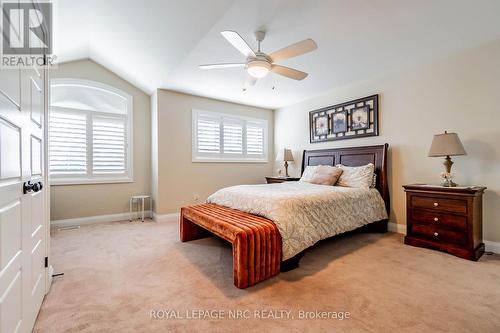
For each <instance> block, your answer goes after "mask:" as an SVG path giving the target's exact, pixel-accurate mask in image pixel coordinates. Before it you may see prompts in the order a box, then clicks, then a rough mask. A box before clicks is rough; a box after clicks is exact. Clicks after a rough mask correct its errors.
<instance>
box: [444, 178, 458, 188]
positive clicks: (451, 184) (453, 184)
mask: <svg viewBox="0 0 500 333" xmlns="http://www.w3.org/2000/svg"><path fill="white" fill-rule="evenodd" d="M441 186H443V187H456V186H457V184H455V183H454V182H453V181H452V180H451V179H447V180H445V181H444V182H443V183H442V184H441Z"/></svg>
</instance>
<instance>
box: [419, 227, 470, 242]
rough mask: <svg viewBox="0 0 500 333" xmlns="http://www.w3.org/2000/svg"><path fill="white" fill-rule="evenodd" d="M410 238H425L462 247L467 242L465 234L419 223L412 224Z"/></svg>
mask: <svg viewBox="0 0 500 333" xmlns="http://www.w3.org/2000/svg"><path fill="white" fill-rule="evenodd" d="M411 236H413V237H421V238H425V239H427V240H430V241H434V242H439V243H448V244H456V245H464V244H466V241H467V237H466V236H467V234H466V233H465V232H460V231H452V230H447V229H444V228H440V227H434V226H430V225H425V224H419V223H415V224H412V226H411Z"/></svg>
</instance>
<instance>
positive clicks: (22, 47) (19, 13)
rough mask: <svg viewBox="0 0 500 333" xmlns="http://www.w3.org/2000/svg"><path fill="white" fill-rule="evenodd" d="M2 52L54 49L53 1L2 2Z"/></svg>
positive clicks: (14, 53) (43, 52) (6, 53)
mask: <svg viewBox="0 0 500 333" xmlns="http://www.w3.org/2000/svg"><path fill="white" fill-rule="evenodd" d="M2 14H3V15H2V18H3V23H2V35H3V43H2V53H3V54H4V55H21V54H25V55H28V54H29V55H36V54H38V55H44V54H46V55H48V54H51V53H52V3H37V2H36V3H32V2H21V3H18V2H12V3H10V2H7V3H3V5H2Z"/></svg>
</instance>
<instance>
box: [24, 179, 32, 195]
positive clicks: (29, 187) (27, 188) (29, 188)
mask: <svg viewBox="0 0 500 333" xmlns="http://www.w3.org/2000/svg"><path fill="white" fill-rule="evenodd" d="M31 191H33V184H32V183H31V180H28V181H27V182H24V183H23V193H24V194H26V193H28V192H31Z"/></svg>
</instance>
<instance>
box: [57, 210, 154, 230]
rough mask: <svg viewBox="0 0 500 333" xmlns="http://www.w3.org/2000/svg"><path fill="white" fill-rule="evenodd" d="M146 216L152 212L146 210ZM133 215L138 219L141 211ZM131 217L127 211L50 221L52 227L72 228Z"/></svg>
mask: <svg viewBox="0 0 500 333" xmlns="http://www.w3.org/2000/svg"><path fill="white" fill-rule="evenodd" d="M144 216H146V217H149V216H151V212H150V211H145V212H144ZM132 217H133V218H134V219H138V218H139V213H137V212H134V213H133V215H132ZM129 218H130V214H129V213H128V212H127V213H118V214H108V215H97V216H87V217H77V218H74V219H64V220H54V221H51V222H50V229H59V228H70V227H77V226H80V225H88V224H96V223H105V222H115V221H127V220H128V219H129Z"/></svg>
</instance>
